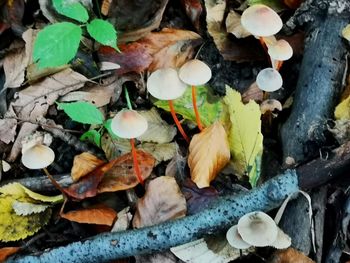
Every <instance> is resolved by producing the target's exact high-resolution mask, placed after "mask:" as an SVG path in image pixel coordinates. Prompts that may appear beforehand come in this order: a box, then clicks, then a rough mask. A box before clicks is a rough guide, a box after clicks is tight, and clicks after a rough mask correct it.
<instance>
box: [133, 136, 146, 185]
mask: <svg viewBox="0 0 350 263" xmlns="http://www.w3.org/2000/svg"><path fill="white" fill-rule="evenodd" d="M130 144H131V153H132V159H133V162H134V170H135V174H136V177H137V179H138V180H139V182H140V184H141V185H144V181H143V178H142V176H141V171H140V166H139V163H138V161H137V153H136V148H135V139H134V138H132V139H130Z"/></svg>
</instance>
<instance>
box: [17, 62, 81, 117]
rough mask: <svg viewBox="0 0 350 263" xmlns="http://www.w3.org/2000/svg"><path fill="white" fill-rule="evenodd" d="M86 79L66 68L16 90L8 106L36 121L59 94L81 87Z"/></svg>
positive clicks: (43, 114) (44, 113) (20, 115)
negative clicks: (14, 96)
mask: <svg viewBox="0 0 350 263" xmlns="http://www.w3.org/2000/svg"><path fill="white" fill-rule="evenodd" d="M86 81H88V79H87V78H86V77H85V76H83V75H81V74H79V73H77V72H75V71H73V70H72V69H70V68H68V69H65V70H63V71H61V72H58V73H56V74H54V75H52V76H50V77H47V78H45V79H44V80H43V81H41V82H39V83H37V84H34V85H31V86H29V87H28V88H26V89H24V90H22V91H20V92H18V93H17V95H16V98H15V101H13V102H12V103H11V105H10V106H12V107H13V109H14V111H15V112H16V113H17V116H18V117H19V118H22V119H27V120H33V121H36V120H37V119H38V118H40V117H43V116H45V115H46V112H47V110H48V108H49V106H50V105H52V104H54V103H55V101H56V100H57V99H58V97H59V96H63V95H65V94H67V93H68V92H71V91H74V90H77V89H79V88H81V87H83V86H84V84H85V82H86Z"/></svg>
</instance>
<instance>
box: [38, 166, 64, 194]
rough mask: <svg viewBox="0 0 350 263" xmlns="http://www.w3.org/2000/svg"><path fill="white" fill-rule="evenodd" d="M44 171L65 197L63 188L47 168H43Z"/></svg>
mask: <svg viewBox="0 0 350 263" xmlns="http://www.w3.org/2000/svg"><path fill="white" fill-rule="evenodd" d="M43 171H44V173H45V174H46V176H47V177H48V178H49V179H50V181H51V183H52V184H53V185H54V186H55V187H56V188H57V189H58V190H59V191H60V192H61V193H62V194H63V196H65V192H64V190H63V188H62V187H61V186H60V185H59V184H58V183H57V182H56V180H55V179H54V178H53V177H52V175H51V174H50V173H49V171H48V170H47V168H43Z"/></svg>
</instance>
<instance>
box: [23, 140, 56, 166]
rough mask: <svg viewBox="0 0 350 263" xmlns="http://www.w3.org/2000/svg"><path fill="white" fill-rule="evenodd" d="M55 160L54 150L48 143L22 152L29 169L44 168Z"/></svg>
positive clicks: (24, 162) (24, 163)
mask: <svg viewBox="0 0 350 263" xmlns="http://www.w3.org/2000/svg"><path fill="white" fill-rule="evenodd" d="M54 160H55V153H54V151H53V150H52V149H51V148H50V147H48V146H46V145H42V144H39V145H35V146H33V147H31V148H29V149H27V150H26V151H25V152H23V153H22V163H23V165H24V166H25V167H27V168H29V169H43V168H46V167H48V166H49V165H50V164H51V163H52V162H53V161H54Z"/></svg>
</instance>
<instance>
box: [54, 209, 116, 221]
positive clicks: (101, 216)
mask: <svg viewBox="0 0 350 263" xmlns="http://www.w3.org/2000/svg"><path fill="white" fill-rule="evenodd" d="M60 216H61V217H63V218H65V219H67V220H69V221H74V222H78V223H82V224H96V225H107V226H112V225H113V223H114V220H115V219H116V218H117V212H116V211H114V210H113V209H112V208H110V207H107V206H102V205H100V206H97V207H89V208H83V209H79V210H73V211H69V212H67V213H61V214H60Z"/></svg>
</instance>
